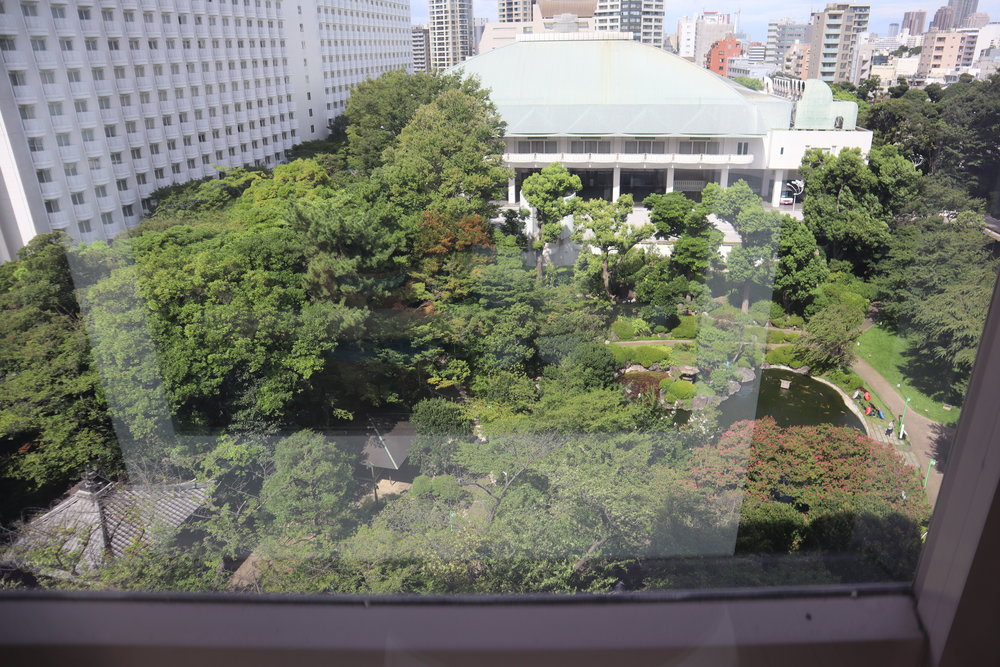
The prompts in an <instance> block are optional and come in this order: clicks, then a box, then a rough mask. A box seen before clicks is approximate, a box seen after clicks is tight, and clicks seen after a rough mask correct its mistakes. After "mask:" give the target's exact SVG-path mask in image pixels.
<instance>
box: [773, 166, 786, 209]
mask: <svg viewBox="0 0 1000 667" xmlns="http://www.w3.org/2000/svg"><path fill="white" fill-rule="evenodd" d="M784 183H785V170H784V169H775V170H774V184H773V185H772V186H771V206H775V207H777V206H778V205H779V202H780V201H781V187H782V185H784Z"/></svg>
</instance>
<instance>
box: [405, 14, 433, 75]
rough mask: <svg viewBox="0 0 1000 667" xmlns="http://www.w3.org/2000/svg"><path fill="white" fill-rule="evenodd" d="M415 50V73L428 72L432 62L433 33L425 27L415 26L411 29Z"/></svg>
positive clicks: (412, 43)
mask: <svg viewBox="0 0 1000 667" xmlns="http://www.w3.org/2000/svg"><path fill="white" fill-rule="evenodd" d="M410 36H411V38H412V41H411V47H412V50H413V71H414V72H427V71H429V70H430V62H431V32H430V30H428V28H427V26H425V25H415V26H412V27H411V28H410Z"/></svg>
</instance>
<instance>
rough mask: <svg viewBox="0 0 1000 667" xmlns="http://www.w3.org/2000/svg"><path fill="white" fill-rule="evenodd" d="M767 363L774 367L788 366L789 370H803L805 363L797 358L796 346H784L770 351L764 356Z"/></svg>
mask: <svg viewBox="0 0 1000 667" xmlns="http://www.w3.org/2000/svg"><path fill="white" fill-rule="evenodd" d="M764 359H765V360H766V361H767V363H769V364H772V365H774V366H788V367H789V368H801V367H802V366H805V363H804V362H803V361H802V360H801V359H799V358H798V357H796V356H795V346H794V345H784V346H782V347H776V348H774V349H773V350H769V351H768V353H767V354H766V355H765V356H764Z"/></svg>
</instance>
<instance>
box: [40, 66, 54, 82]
mask: <svg viewBox="0 0 1000 667" xmlns="http://www.w3.org/2000/svg"><path fill="white" fill-rule="evenodd" d="M38 78H39V80H41V82H42V84H43V85H49V84H52V83H55V82H56V73H55V72H54V71H53V70H50V69H43V70H42V71H40V72H39V73H38Z"/></svg>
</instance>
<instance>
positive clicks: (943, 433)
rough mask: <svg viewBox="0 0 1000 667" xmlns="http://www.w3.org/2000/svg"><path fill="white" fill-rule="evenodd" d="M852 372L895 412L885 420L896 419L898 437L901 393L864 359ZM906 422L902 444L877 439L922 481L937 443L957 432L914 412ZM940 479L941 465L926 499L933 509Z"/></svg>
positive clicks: (894, 439) (858, 361) (857, 362)
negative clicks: (894, 452) (914, 471)
mask: <svg viewBox="0 0 1000 667" xmlns="http://www.w3.org/2000/svg"><path fill="white" fill-rule="evenodd" d="M851 370H853V371H854V372H855V373H857V374H858V375H860V376H861V379H862V380H864V383H865V386H866V387H867V388H869V389H871V390H872V391H873V392H874V393H876V394H878V396H879V398H881V399H882V401H883V402H884V403H885V404H886V406H887V407H888V408H889V409H890V410H891V411H892V414H893V417H889V416H888V415H886V417H887V418H889V419H893V418H895V419H896V420H897V423H896V427H897V428H896V434H898V433H899V423H898V418H899V415H901V414H902V413H903V405H904V402H903V399H902V398H900V396H899V394H897V393H896V388H895V387H893V386H892V385H891V384H889V382H887V381H886V380H885V378H883V377H882V376H881V375H879V373H878V371H876V370H875V369H874V368H872V367H871V365H869V364H868V362H866V361H864V360H863V359H858V360H856V361H855V362H854V365H853V366H851ZM887 423H888V422H886V424H887ZM904 423H905V424H906V433H907V437H908V438H909V440H908V441H900V440H898V439H897V438H896V437H893V438H892V440H891V441H889V439H888V438H886V437H885V436H884V435H883V436H882V437H881V438H877V439H879V440H881V441H882V442H887V443H888V444H892V446H893V447H894V448H895V449H896V451H897V452H898V453H899V455H900V456H902V457H903V458H904V459H905V460H906V461H907V463H909V464H910V465H912V466H915V467H916V468H917V469H918V471H919V472H920V476H921V478H923V477H924V476H925V475H926V474H927V466H928V464H929V463H930V461H931V459H934V458H935V445H936V443H937V441H938V440H940V439H942V438H948V439H950V438H952V437H953V436H954V430H953V429H951V428H949V427H947V426H942V425H941V424H939V423H937V422H936V421H932V420H930V419H928V418H927V417H924V416H923V415H922V414H920V413H918V412H915V411H913V410H907V412H906V419H905V420H904ZM883 432H884V426H883ZM941 477H942V475H941V469H940V466H935V467H934V469H933V470H932V471H931V474H930V479H929V480H928V482H927V497H928V498H929V499H930V501H931V506H932V507H933V506H934V504H935V503H936V502H937V496H938V491H940V489H941Z"/></svg>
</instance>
